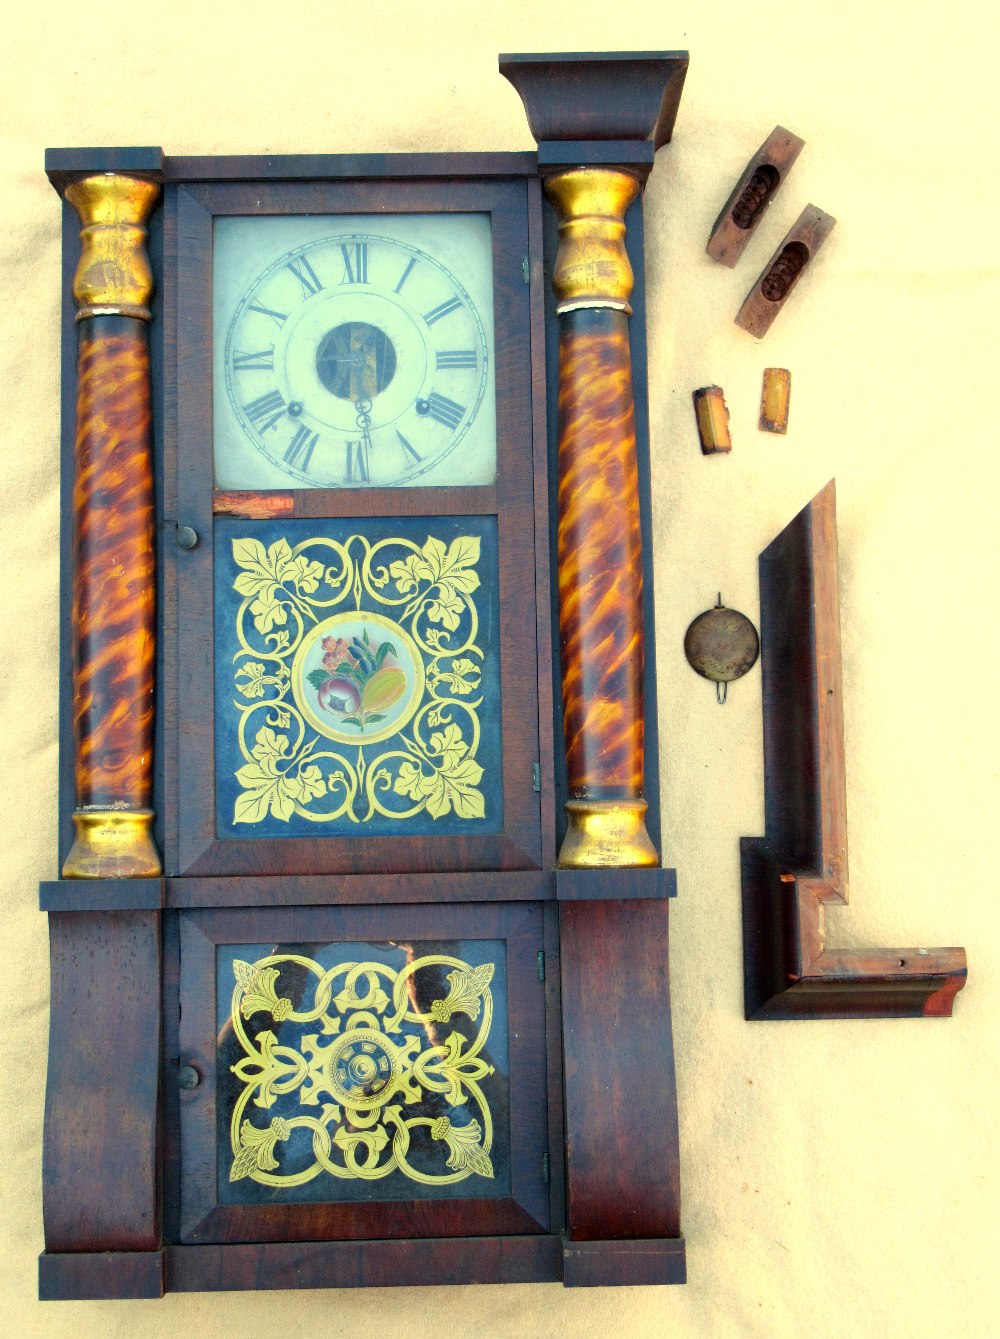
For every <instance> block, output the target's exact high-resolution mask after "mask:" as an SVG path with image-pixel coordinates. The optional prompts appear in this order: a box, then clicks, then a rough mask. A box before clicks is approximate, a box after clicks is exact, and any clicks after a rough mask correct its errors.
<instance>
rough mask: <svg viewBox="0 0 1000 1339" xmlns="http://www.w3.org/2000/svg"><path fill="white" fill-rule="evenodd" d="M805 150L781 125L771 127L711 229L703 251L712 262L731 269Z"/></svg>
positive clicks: (797, 139)
mask: <svg viewBox="0 0 1000 1339" xmlns="http://www.w3.org/2000/svg"><path fill="white" fill-rule="evenodd" d="M804 147H805V140H804V139H799V137H798V135H793V134H792V132H791V131H790V130H786V129H785V127H784V126H775V127H774V129H773V130H772V131H771V133H770V135H768V137H767V139H766V140H765V141H764V143H763V144H762V145H761V146H760V148H759V149H758V150H757V152H756V153H755V154H754V156H753V157H752V158H751V159H750V161H749V163H747V165H746V167H745V168H744V169H743V174H742V176H741V177H740V179H739V181H737V183H736V185H735V186H734V187H733V193H732V195H730V197H729V199H728V200H727V201H726V203H725V204H724V205H723V206H722V213H721V214H720V215H719V217H718V218H717V219H716V220H715V223H714V224H713V226H712V232H711V234H710V236H709V239H708V246H706V248H705V250H706V251H707V252H708V254H709V255H710V256H711V257H712V259H713V260H717V261H720V262H721V264H723V265H726V266H728V267H729V269H733V267H734V266H735V265H736V262H737V261H738V260H739V258H740V256H742V255H743V252H744V251H745V250H746V247H747V243H748V242H749V241H750V238H751V237H752V236H753V235H754V232H755V231H756V229H757V225H758V224H759V223H760V221H761V219H763V217H764V214H765V212H766V210H767V207H768V205H770V203H771V201H772V200H773V199H774V197H775V196H776V195H777V193H778V190H779V189H780V187H781V185H782V183H783V182H784V180H785V178H786V177H787V176H788V174H789V172H790V171H791V170H792V164H793V163H794V162H795V160H796V158H798V156H799V154H800V153H801V152H802V150H803V148H804Z"/></svg>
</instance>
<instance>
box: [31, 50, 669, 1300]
mask: <svg viewBox="0 0 1000 1339" xmlns="http://www.w3.org/2000/svg"><path fill="white" fill-rule="evenodd" d="M505 59H506V60H507V68H506V70H505V71H504V72H505V73H507V75H508V77H509V78H511V79H512V82H515V84H517V83H518V79H517V78H515V75H518V76H519V77H520V79H521V81H522V84H523V85H524V86H523V87H522V85H521V84H519V85H518V87H519V91H520V92H521V93H522V96H523V97H524V98H525V101H526V104H528V103H530V101H531V96H532V92H531V89H530V88H529V87H528V86H529V85H532V83H533V81H534V83H535V84H537V83H538V82H539V81H541V86H544V87H547V89H548V92H547V93H546V95H545V98H546V101H547V102H550V103H551V104H552V105H553V107H558V105H559V104H560V102H562V103H565V105H566V107H567V108H568V112H567V115H568V117H569V119H568V121H567V122H566V123H565V124H563V125H562V126H559V127H556V128H555V129H554V130H553V129H552V128H551V127H550V128H549V129H547V130H546V129H544V128H543V130H541V131H539V130H538V128H537V126H536V120H535V119H534V118H533V113H532V110H531V107H530V106H529V117H532V125H533V128H534V129H535V130H536V136H537V137H538V138H539V152H538V154H537V155H536V154H534V153H500V154H474V153H470V154H448V155H437V154H423V155H409V154H407V155H381V154H380V155H330V156H325V155H324V156H302V157H282V158H268V157H255V158H246V157H244V158H218V159H217V158H212V159H208V158H175V157H169V156H165V155H163V154H162V152H161V151H160V150H156V149H94V150H57V151H51V152H50V154H49V155H48V157H47V164H46V166H47V171H48V174H49V177H50V179H51V180H52V182H53V185H54V186H55V187H56V188H57V189H58V190H60V191H61V192H62V191H63V190H65V188H66V187H67V185H69V184H70V183H73V182H75V181H79V180H81V179H86V178H91V177H94V176H100V175H103V174H115V175H118V176H125V177H129V178H131V177H135V178H141V179H143V180H145V181H149V182H155V183H156V184H157V186H158V187H159V189H160V192H161V195H162V206H161V207H160V208H159V209H157V210H156V211H155V212H154V213H153V214H152V216H151V218H150V222H149V232H148V252H149V258H150V263H151V267H152V271H153V274H154V275H155V276H156V295H155V297H154V299H153V301H152V308H151V315H152V321H151V322H150V324H149V332H150V349H151V375H150V389H149V394H150V403H151V407H152V423H153V429H152V433H153V438H152V440H153V460H154V462H155V495H156V500H157V503H156V559H157V573H158V576H157V590H158V594H157V617H156V636H157V656H156V680H155V682H156V690H155V691H156V697H155V721H156V727H155V729H156V733H155V754H154V757H155V762H154V764H153V767H152V776H151V780H152V809H153V811H154V812H155V815H156V817H155V821H154V822H153V826H152V836H153V840H154V842H155V846H156V847H157V849H158V850H160V851H162V853H163V870H162V873H159V874H155V873H153V874H149V873H147V874H145V875H143V876H142V877H134V876H133V877H121V876H120V873H121V871H120V870H118V871H115V875H114V876H112V877H93V876H90V877H83V878H81V877H63V878H62V879H60V880H57V881H53V882H48V883H44V884H43V885H42V888H41V905H42V908H43V910H45V911H47V912H48V915H49V925H50V941H51V964H52V995H51V1004H52V1009H51V1034H50V1051H49V1078H48V1089H47V1098H46V1117H45V1196H44V1215H45V1234H46V1250H45V1253H44V1254H43V1255H42V1257H41V1259H40V1294H41V1296H42V1297H43V1298H51V1299H58V1298H100V1297H156V1296H160V1295H162V1294H163V1292H165V1291H167V1290H179V1291H197V1290H217V1289H244V1288H287V1287H343V1286H390V1285H412V1284H416V1283H446V1282H447V1283H474V1282H497V1283H499V1282H530V1281H536V1282H543V1281H557V1280H562V1281H563V1282H564V1283H565V1284H567V1285H593V1284H625V1283H632V1284H634V1283H672V1282H683V1280H684V1277H685V1263H684V1242H683V1238H682V1237H681V1234H680V1224H679V1171H678V1145H677V1111H676V1094H675V1085H674V1067H673V1054H672V1043H671V1029H670V998H669V973H668V907H669V900H668V899H669V898H670V897H671V896H672V895H673V894H674V892H675V879H674V874H673V871H672V870H669V869H663V868H659V867H656V866H653V865H652V863H651V862H646V867H615V866H614V865H613V864H609V863H607V862H605V863H604V865H603V867H593V868H586V867H567V865H566V864H565V862H563V861H560V858H559V856H558V854H557V853H558V851H559V849H560V843H561V842H563V840H564V837H565V832H566V819H565V816H564V802H565V801H566V799H567V795H568V793H569V790H570V787H569V785H568V781H567V770H566V763H565V747H564V739H563V727H562V712H561V708H560V682H561V675H560V657H559V653H558V646H559V622H558V612H557V603H556V598H555V595H554V574H555V570H556V567H557V565H558V561H559V552H558V549H557V545H556V536H555V533H554V531H555V527H554V525H553V524H552V522H551V520H550V517H552V516H554V515H555V512H556V482H557V480H556V475H557V470H556V465H555V446H556V442H557V438H558V436H559V428H560V423H559V414H558V404H557V401H558V397H557V394H556V390H557V387H559V386H560V384H561V377H563V376H564V372H563V371H562V370H561V368H560V364H559V352H558V350H559V319H560V318H559V316H557V313H556V308H555V304H554V302H553V300H552V296H551V288H550V284H549V282H548V280H549V278H550V277H551V275H552V273H553V270H554V269H555V268H556V252H557V248H558V245H559V237H558V222H559V221H558V219H557V216H556V211H555V210H554V209H553V208H552V206H551V205H550V204H549V203H548V202H547V201H546V198H545V195H544V192H543V183H542V178H543V176H544V175H545V174H546V173H552V172H558V171H560V170H563V169H565V168H567V166H571V167H574V168H575V167H578V166H580V165H583V166H584V167H587V168H588V169H589V168H590V167H592V166H594V165H596V167H597V170H598V171H601V170H604V169H605V168H606V167H607V166H608V165H609V164H610V165H613V166H615V165H617V166H618V167H620V166H621V165H622V164H624V165H625V168H626V169H627V171H628V173H630V174H632V175H633V176H634V177H635V178H636V180H637V181H638V182H641V181H643V180H644V179H645V176H646V175H647V174H648V171H649V170H650V168H651V166H652V162H653V152H654V145H657V146H658V144H659V143H662V142H665V140H666V139H668V138H669V133H670V128H671V126H672V122H673V116H674V112H675V111H676V104H677V99H678V97H679V92H680V82H682V81H683V72H684V69H685V68H686V58H685V57H683V56H682V55H680V54H678V53H668V54H667V55H665V56H658V57H655V58H654V57H648V58H647V57H634V56H630V57H617V56H615V57H607V58H597V57H564V58H554V57H553V58H548V57H547V58H532V57H512V58H505ZM637 62H638V64H637ZM654 66H655V69H654V68H653V67H654ZM636 69H638V70H639V72H640V73H641V74H642V76H643V78H642V79H640V80H637V81H636V83H637V85H642V87H641V88H639V90H638V91H637V92H636V91H634V90H633V94H632V101H633V102H634V103H635V104H636V105H635V106H632V107H631V110H630V111H627V110H621V109H619V110H620V119H621V124H616V125H614V126H612V127H611V128H610V130H607V129H605V130H604V131H603V132H600V133H598V132H597V130H596V127H595V119H594V116H593V115H591V114H589V113H588V114H587V115H583V114H582V113H580V112H579V110H578V109H574V107H573V105H572V104H573V98H572V97H567V95H566V90H567V89H570V90H574V89H575V90H576V91H577V93H579V94H580V97H581V98H582V105H583V106H584V108H588V107H589V108H593V107H595V106H596V107H597V108H598V109H600V108H602V107H605V108H606V107H608V106H611V105H613V103H614V99H613V98H612V97H611V96H610V94H611V92H612V90H618V91H619V92H620V87H621V81H622V80H623V79H627V78H628V77H629V71H630V70H631V71H632V72H633V73H634V71H635V70H636ZM643 81H645V82H644V83H643ZM526 90H527V91H526ZM581 90H582V92H581ZM536 92H537V91H536ZM619 100H620V99H619ZM625 101H626V102H628V101H629V99H625ZM550 110H551V109H550ZM551 114H552V115H555V112H554V111H552V112H551ZM597 119H598V120H599V119H600V117H599V112H598V118H597ZM654 131H655V134H654ZM636 194H637V197H638V198H636V200H635V202H634V203H632V204H631V205H630V207H629V208H628V212H627V216H626V218H625V223H626V225H627V226H626V229H625V245H626V247H627V252H628V257H629V260H630V262H631V267H632V271H633V272H634V275H635V287H634V292H633V295H632V299H631V308H632V311H633V313H634V314H633V316H632V320H631V326H630V336H629V340H630V344H631V364H632V384H633V385H634V390H635V396H634V400H635V424H636V431H635V451H636V456H637V461H638V512H639V521H638V527H639V532H641V535H642V536H643V538H644V539H645V540H646V543H645V545H644V548H643V552H644V554H645V555H646V556H645V557H644V558H643V560H642V572H643V577H644V585H643V588H642V597H641V599H642V613H643V620H644V624H645V628H646V637H647V645H648V646H652V642H653V639H652V635H651V634H652V620H653V593H652V581H651V573H650V567H649V559H648V555H649V553H650V551H651V549H650V545H649V542H648V539H649V528H650V514H649V467H648V440H647V439H648V428H647V422H646V417H645V415H646V410H645V403H646V393H645V342H644V311H643V257H642V213H641V193H640V192H639V191H638V189H637V192H636ZM449 209H451V210H456V211H467V212H474V211H490V212H491V213H492V216H493V236H494V286H495V294H496V300H495V316H496V321H497V326H496V350H497V395H498V423H499V425H500V426H499V447H498V460H499V468H498V482H497V484H496V486H495V487H476V488H461V489H458V488H456V489H450V488H435V489H429V488H427V489H424V488H412V489H407V490H392V497H391V500H389V501H388V502H387V499H386V497H385V496H384V495H380V494H379V493H378V492H377V491H375V490H372V491H371V492H367V491H349V490H324V489H312V490H310V489H288V490H279V491H277V492H272V493H268V494H264V495H253V496H250V495H237V494H232V493H228V494H220V493H219V492H218V491H217V490H216V491H214V492H213V487H212V461H211V426H212V416H211V373H210V370H209V369H210V367H211V298H210V293H211V282H210V280H211V224H212V218H213V217H214V216H216V215H218V214H220V213H246V212H250V211H253V210H260V211H261V212H264V213H266V212H275V211H278V212H280V211H289V212H299V213H303V212H308V213H317V212H318V213H323V212H330V213H338V212H340V213H349V212H353V213H369V212H370V213H374V212H377V211H379V210H387V211H396V212H404V213H405V212H407V211H414V212H417V211H425V212H428V211H430V212H433V211H438V210H449ZM64 211H65V212H64V251H63V286H64V321H63V329H64V346H63V367H64V376H63V432H62V465H63V480H64V486H63V535H64V544H63V569H62V575H63V613H62V635H63V643H62V654H63V660H64V664H66V665H70V664H79V660H80V656H81V654H82V653H81V649H80V642H81V638H80V632H79V611H77V614H76V621H75V620H74V610H73V599H72V590H73V581H74V555H73V544H72V542H71V536H72V534H73V527H74V515H76V521H77V524H79V498H77V501H76V504H74V490H73V481H74V470H75V467H76V463H77V460H78V453H79V449H80V448H79V441H80V432H81V427H80V422H81V413H82V412H83V411H82V409H81V404H82V400H78V389H79V388H78V385H77V374H76V367H77V349H76V344H77V336H76V331H75V329H74V325H75V322H74V316H75V315H76V314H77V313H76V312H75V309H74V274H75V272H77V267H78V259H79V255H80V241H79V231H80V228H79V223H80V220H79V219H78V217H77V213H76V212H75V210H74V208H73V207H71V205H70V204H69V203H66V204H65V205H64ZM80 305H81V304H80V298H79V294H77V296H76V306H77V307H79V306H80ZM88 319H94V320H96V321H97V323H98V324H97V326H96V327H94V328H97V329H108V330H112V333H113V328H112V327H110V326H103V327H102V326H100V324H99V323H100V322H101V321H104V322H109V321H111V322H113V321H116V320H121V319H124V318H122V317H121V316H120V315H116V314H114V313H111V314H109V313H107V312H104V311H103V310H102V311H100V312H98V313H97V314H96V317H95V315H94V313H93V312H85V313H83V324H84V325H86V323H87V320H88ZM386 515H391V516H394V517H397V516H415V517H425V516H434V517H453V516H470V515H474V516H485V517H495V518H496V525H497V533H498V543H497V572H496V580H497V583H498V589H499V636H500V642H501V644H502V646H503V647H504V652H505V654H504V657H502V658H501V661H502V664H501V694H500V696H501V701H502V712H501V721H500V728H501V732H502V756H503V765H502V775H503V780H502V789H503V804H502V812H503V819H502V823H500V824H499V825H498V826H497V830H496V831H494V832H491V833H485V834H483V835H479V836H460V837H447V838H441V837H435V836H433V835H430V836H426V835H421V836H406V835H392V836H379V837H372V838H365V837H319V836H317V837H303V838H298V837H283V838H270V839H269V838H263V837H260V838H249V839H243V838H240V839H234V838H229V839H226V840H223V839H222V838H221V837H220V836H219V835H218V832H217V823H216V806H215V798H214V770H215V765H214V754H213V746H214V740H215V722H214V719H213V711H214V710H215V704H214V699H213V694H212V691H211V685H212V681H213V674H214V673H216V672H217V660H216V657H215V654H214V642H213V637H214V635H215V630H214V627H213V613H212V581H213V552H214V545H213V542H212V531H213V526H215V525H217V524H219V523H220V521H226V522H228V521H229V520H231V519H232V518H233V517H236V518H241V519H244V520H246V521H247V523H248V524H251V525H252V524H256V523H258V522H260V521H261V520H262V519H264V520H268V521H270V520H279V521H282V522H285V521H287V522H289V523H292V522H306V523H308V522H319V521H322V520H323V519H324V518H331V517H332V518H338V519H343V518H350V519H352V520H356V521H357V523H358V525H359V526H363V525H364V524H365V523H366V522H367V521H369V520H371V518H373V517H379V516H386ZM192 539H193V542H192ZM74 657H75V658H74ZM62 682H63V685H64V687H63V696H62V701H61V708H60V709H61V732H62V737H63V739H64V740H65V741H67V747H65V748H64V749H63V752H62V757H61V763H60V834H61V843H60V846H61V849H60V864H61V865H64V863H65V862H66V861H67V859H69V860H70V861H72V847H73V828H74V800H76V805H77V810H79V761H80V759H79V754H80V749H79V747H78V748H77V751H76V754H74V750H73V749H72V748H70V747H68V741H70V740H71V739H72V738H73V734H74V726H73V722H74V699H73V691H72V688H71V686H70V675H69V674H66V675H64V676H63V678H62ZM642 687H643V690H644V694H645V720H646V730H645V744H644V751H645V774H646V784H645V798H646V800H647V801H648V803H649V817H648V822H647V830H648V833H649V838H650V839H651V842H652V844H653V846H654V847H658V845H659V834H658V823H657V814H658V789H657V776H656V773H657V766H656V759H657V738H656V696H655V667H654V664H653V660H652V654H651V653H650V654H649V655H648V656H647V657H646V660H645V668H644V670H643V672H642ZM77 743H78V745H79V739H78V740H77ZM74 764H76V769H75V768H74ZM624 863H625V862H623V864H624ZM657 863H658V862H657ZM469 940H477V941H478V940H485V941H490V942H491V943H493V942H496V943H502V944H503V946H504V948H503V953H504V961H505V963H506V975H505V983H504V985H503V990H504V992H505V995H504V999H505V1010H506V1029H507V1030H506V1043H507V1044H508V1071H507V1072H506V1074H505V1075H504V1079H505V1082H506V1083H507V1091H506V1095H505V1098H504V1101H505V1103H506V1106H505V1108H504V1110H505V1115H504V1116H503V1121H504V1122H505V1126H506V1129H507V1131H508V1133H509V1141H510V1142H509V1150H508V1152H507V1153H505V1154H503V1155H502V1156H503V1157H505V1158H506V1162H505V1163H504V1172H503V1175H504V1178H505V1179H504V1185H503V1186H501V1187H499V1188H498V1189H497V1190H496V1193H494V1192H493V1190H491V1193H490V1194H483V1195H480V1196H478V1197H477V1196H475V1195H465V1196H464V1197H462V1196H459V1197H449V1196H441V1197H437V1198H436V1197H434V1196H433V1195H432V1196H427V1195H423V1196H421V1195H417V1194H414V1196H413V1197H412V1198H410V1199H406V1198H405V1197H396V1198H391V1197H390V1198H383V1199H381V1200H369V1199H364V1198H355V1199H346V1200H345V1199H340V1200H337V1199H336V1198H334V1199H332V1200H331V1199H323V1198H322V1197H317V1198H315V1199H310V1200H305V1201H296V1202H274V1198H272V1201H271V1202H268V1201H267V1199H266V1197H265V1198H263V1199H261V1200H260V1201H259V1202H232V1201H231V1200H227V1198H226V1194H225V1193H224V1187H223V1184H222V1183H223V1180H224V1178H223V1177H222V1176H221V1174H219V1171H218V1164H217V1156H216V1139H217V1133H218V1128H219V1127H218V1123H217V1113H216V1111H215V1104H216V1102H217V1100H218V1091H219V1089H218V1084H219V1082H220V1079H219V1074H217V1073H216V1067H217V1042H218V1038H217V1035H216V1034H217V1029H218V1025H219V1018H220V1017H221V1015H218V1014H217V1013H216V997H217V993H218V991H217V987H218V982H217V980H216V974H217V973H218V971H219V967H218V963H219V961H220V959H219V952H220V946H225V945H233V944H236V945H244V944H246V945H248V946H254V945H257V946H260V945H270V946H272V947H273V946H281V945H293V946H299V947H300V948H301V946H302V945H319V944H336V943H338V942H343V941H350V942H352V943H356V942H357V943H361V942H363V943H366V944H368V943H385V942H387V941H400V942H402V941H410V942H413V943H417V942H419V943H423V944H429V945H440V944H443V943H444V944H446V943H448V942H450V941H459V942H462V941H469ZM218 1055H221V1051H219V1052H218ZM220 1064H221V1062H220ZM445 1124H447V1122H445ZM278 1198H279V1199H280V1197H278Z"/></svg>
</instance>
